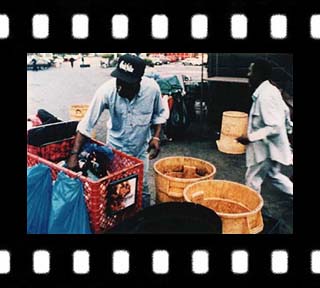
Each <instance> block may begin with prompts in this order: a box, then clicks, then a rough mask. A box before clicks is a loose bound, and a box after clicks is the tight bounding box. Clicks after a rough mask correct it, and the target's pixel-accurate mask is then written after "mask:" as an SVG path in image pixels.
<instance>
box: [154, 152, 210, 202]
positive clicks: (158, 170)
mask: <svg viewBox="0 0 320 288" xmlns="http://www.w3.org/2000/svg"><path fill="white" fill-rule="evenodd" d="M153 168H154V171H155V186H156V197H157V202H158V203H161V202H171V201H179V202H183V201H184V198H183V190H184V188H185V187H186V186H187V185H189V184H191V183H194V182H198V181H203V180H207V179H213V177H214V175H215V173H216V167H215V166H214V165H213V164H211V163H209V162H207V161H204V160H201V159H197V158H192V157H178V156H177V157H166V158H163V159H160V160H158V161H157V162H156V163H155V164H154V167H153Z"/></svg>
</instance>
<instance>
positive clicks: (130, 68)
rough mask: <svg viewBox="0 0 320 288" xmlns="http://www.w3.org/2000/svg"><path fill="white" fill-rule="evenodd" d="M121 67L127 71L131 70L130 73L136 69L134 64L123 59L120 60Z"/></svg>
mask: <svg viewBox="0 0 320 288" xmlns="http://www.w3.org/2000/svg"><path fill="white" fill-rule="evenodd" d="M119 68H120V69H122V70H124V71H126V72H130V73H132V72H133V71H134V69H133V67H132V65H131V64H130V63H126V62H124V61H123V60H122V61H121V62H120V64H119Z"/></svg>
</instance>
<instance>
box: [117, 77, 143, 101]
mask: <svg viewBox="0 0 320 288" xmlns="http://www.w3.org/2000/svg"><path fill="white" fill-rule="evenodd" d="M139 89H140V82H135V83H132V84H131V83H127V82H125V81H123V80H120V79H119V78H117V91H118V93H119V95H120V96H121V97H123V98H128V99H129V100H131V99H132V98H133V97H134V96H135V95H136V94H137V93H138V92H139Z"/></svg>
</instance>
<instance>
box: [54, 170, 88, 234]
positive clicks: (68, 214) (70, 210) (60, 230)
mask: <svg viewBox="0 0 320 288" xmlns="http://www.w3.org/2000/svg"><path fill="white" fill-rule="evenodd" d="M48 233H49V234H91V230H90V223H89V217H88V212H87V207H86V204H85V199H84V194H83V186H82V183H81V181H80V180H79V179H72V178H70V177H69V176H67V175H66V174H65V173H64V172H59V173H58V177H57V179H56V181H55V183H54V185H53V190H52V208H51V213H50V219H49V231H48Z"/></svg>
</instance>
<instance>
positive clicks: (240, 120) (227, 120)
mask: <svg viewBox="0 0 320 288" xmlns="http://www.w3.org/2000/svg"><path fill="white" fill-rule="evenodd" d="M247 127H248V114H247V113H244V112H239V111H225V112H223V114H222V124H221V134H220V140H217V146H218V149H219V151H221V152H224V153H227V154H243V153H245V152H246V146H244V145H242V144H240V143H239V142H237V141H236V140H235V139H236V138H238V137H240V136H244V135H247Z"/></svg>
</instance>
